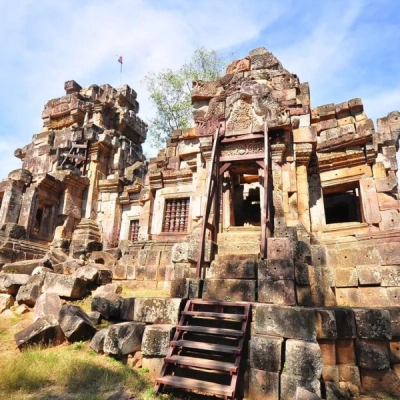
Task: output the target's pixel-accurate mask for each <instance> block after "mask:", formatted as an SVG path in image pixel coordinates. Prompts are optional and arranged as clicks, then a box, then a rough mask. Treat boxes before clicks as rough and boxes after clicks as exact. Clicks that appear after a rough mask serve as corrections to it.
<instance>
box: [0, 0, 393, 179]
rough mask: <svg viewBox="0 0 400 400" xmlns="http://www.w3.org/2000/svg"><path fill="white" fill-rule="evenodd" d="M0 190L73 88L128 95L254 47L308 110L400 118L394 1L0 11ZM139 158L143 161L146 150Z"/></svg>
mask: <svg viewBox="0 0 400 400" xmlns="http://www.w3.org/2000/svg"><path fill="white" fill-rule="evenodd" d="M0 9H1V11H2V23H1V25H0V49H1V63H0V88H1V90H0V104H1V107H0V152H1V156H2V157H1V162H0V179H2V178H4V177H6V176H7V174H8V172H10V171H11V170H13V169H15V168H19V167H20V166H21V163H20V161H19V160H18V159H16V158H15V157H14V156H13V154H14V150H15V149H16V148H18V147H22V146H23V145H25V144H28V143H29V142H30V141H31V138H32V135H33V134H36V133H38V132H40V129H41V126H42V121H41V112H42V110H43V106H44V104H45V103H46V102H47V101H48V100H49V99H51V98H55V97H59V96H61V95H63V94H64V89H63V88H64V82H65V81H66V80H69V79H74V80H76V81H77V82H78V83H79V84H80V85H81V86H88V85H90V84H93V83H96V84H103V83H109V84H111V85H113V86H118V85H119V82H120V76H119V64H118V62H117V59H118V57H117V55H120V54H122V55H123V57H124V64H123V76H122V83H127V84H129V85H130V86H131V87H132V88H134V89H135V90H136V91H137V92H138V100H139V102H140V105H141V107H140V113H139V115H140V116H141V118H142V119H144V120H146V119H148V118H149V117H151V116H152V112H153V111H152V109H151V107H150V105H149V103H148V100H147V93H146V91H145V89H144V86H143V84H142V83H141V81H142V79H143V77H144V75H145V74H146V73H147V72H149V71H158V70H161V69H163V68H177V67H179V66H180V65H181V64H182V63H183V62H185V61H187V60H189V59H190V57H191V55H192V53H193V51H194V49H196V48H197V47H198V46H205V47H207V48H210V49H211V48H212V49H216V50H219V51H221V52H222V53H223V54H226V55H229V54H231V53H232V52H233V53H235V55H236V58H241V57H244V56H246V55H247V54H248V52H249V51H250V50H252V49H254V48H256V47H259V46H265V47H266V48H267V49H269V50H270V51H272V52H273V53H274V54H275V56H277V57H278V58H279V59H280V61H281V62H282V63H283V65H284V67H285V68H287V69H288V70H290V71H291V72H293V73H296V74H297V75H298V76H299V77H300V79H301V81H302V82H309V84H310V88H311V104H312V107H316V106H318V105H322V104H326V103H338V102H342V101H346V100H349V99H351V98H354V97H361V98H362V99H363V102H364V107H365V111H366V113H367V115H368V116H369V117H371V118H372V119H373V120H374V122H375V123H376V119H377V118H379V117H383V116H386V115H387V113H388V112H390V111H393V110H400V1H399V0H364V1H363V0H346V1H342V0H335V1H329V0H326V1H325V0H324V1H320V0H319V1H312V0H303V1H301V0H297V1H291V0H276V1H267V0H264V1H260V0H246V1H238V0H229V1H228V0H224V1H222V0H212V1H211V0H197V1H192V0H186V1H183V0H181V1H178V0H158V1H152V0H147V1H144V0H142V1H141V0H113V1H109V0H69V1H54V0H39V1H38V0H32V1H31V0H14V1H10V0H0ZM146 151H147V152H148V153H150V150H148V149H147V150H146Z"/></svg>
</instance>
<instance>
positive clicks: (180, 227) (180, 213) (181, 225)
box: [162, 197, 190, 233]
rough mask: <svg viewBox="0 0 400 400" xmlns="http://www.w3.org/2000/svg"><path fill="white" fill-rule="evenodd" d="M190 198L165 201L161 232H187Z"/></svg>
mask: <svg viewBox="0 0 400 400" xmlns="http://www.w3.org/2000/svg"><path fill="white" fill-rule="evenodd" d="M189 208H190V198H189V197H182V198H174V199H165V210H164V220H163V226H162V231H163V232H167V233H184V232H187V231H188V224H189Z"/></svg>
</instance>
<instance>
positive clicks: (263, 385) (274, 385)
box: [248, 368, 279, 400]
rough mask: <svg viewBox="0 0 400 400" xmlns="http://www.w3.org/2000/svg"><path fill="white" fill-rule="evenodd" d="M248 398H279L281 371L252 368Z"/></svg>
mask: <svg viewBox="0 0 400 400" xmlns="http://www.w3.org/2000/svg"><path fill="white" fill-rule="evenodd" d="M248 398H249V399H271V400H279V373H278V372H270V371H263V370H259V369H256V368H250V370H249V396H248Z"/></svg>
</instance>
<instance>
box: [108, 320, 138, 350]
mask: <svg viewBox="0 0 400 400" xmlns="http://www.w3.org/2000/svg"><path fill="white" fill-rule="evenodd" d="M145 326H146V324H144V323H141V322H121V323H119V324H114V325H111V326H110V327H109V328H108V333H107V336H106V337H105V339H104V352H105V353H107V354H112V355H116V356H123V355H127V354H130V353H134V352H135V351H138V350H140V348H141V345H142V337H143V331H144V328H145Z"/></svg>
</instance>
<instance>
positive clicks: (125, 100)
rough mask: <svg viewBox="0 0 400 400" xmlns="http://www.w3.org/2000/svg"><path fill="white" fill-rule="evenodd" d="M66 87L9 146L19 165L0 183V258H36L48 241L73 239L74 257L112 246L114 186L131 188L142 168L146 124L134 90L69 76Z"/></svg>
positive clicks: (117, 216) (117, 207)
mask: <svg viewBox="0 0 400 400" xmlns="http://www.w3.org/2000/svg"><path fill="white" fill-rule="evenodd" d="M65 91H66V94H65V95H64V96H62V97H59V98H56V99H53V100H50V101H49V102H48V103H47V104H46V105H45V107H44V111H43V113H42V119H43V128H42V131H41V132H40V133H38V134H36V135H34V136H33V139H32V142H31V143H30V144H28V145H27V146H25V147H24V148H22V149H17V150H16V151H15V156H16V157H18V158H20V159H21V160H22V162H23V164H22V169H20V170H16V171H13V172H11V173H10V174H9V176H8V179H7V180H4V181H2V182H1V184H0V193H1V209H0V221H1V226H2V228H1V234H2V242H3V244H4V245H3V247H2V250H1V261H2V263H3V264H4V262H10V261H17V260H23V259H29V258H37V257H40V256H42V255H43V252H44V251H46V249H48V244H49V243H52V245H53V246H55V247H60V248H68V247H69V245H70V243H71V241H72V244H71V247H70V249H71V254H73V255H75V256H79V254H82V253H85V252H87V251H91V250H94V249H101V247H102V241H104V242H105V243H106V244H108V245H114V246H115V245H117V244H118V235H119V229H120V224H121V214H122V205H121V203H120V201H119V193H120V192H121V190H122V188H123V187H129V188H130V190H133V191H135V190H137V189H135V187H137V185H140V182H142V180H143V177H144V175H145V173H146V163H145V162H144V160H145V158H144V156H143V154H142V147H141V145H142V143H143V142H144V140H145V139H146V130H147V126H146V124H145V123H144V122H143V121H142V120H141V119H140V118H139V117H137V113H138V111H139V103H138V102H137V101H136V92H135V91H134V90H132V89H131V88H130V87H129V86H127V85H125V86H122V87H119V88H118V89H114V88H113V87H111V86H110V85H101V86H97V85H92V86H89V87H87V88H82V87H81V86H79V85H78V84H77V83H76V82H75V81H68V82H66V83H65ZM15 239H24V243H25V245H24V246H23V247H22V248H21V246H20V245H19V244H18V242H17V241H15ZM26 240H28V241H29V243H28V242H27V241H26ZM46 244H47V245H46Z"/></svg>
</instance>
